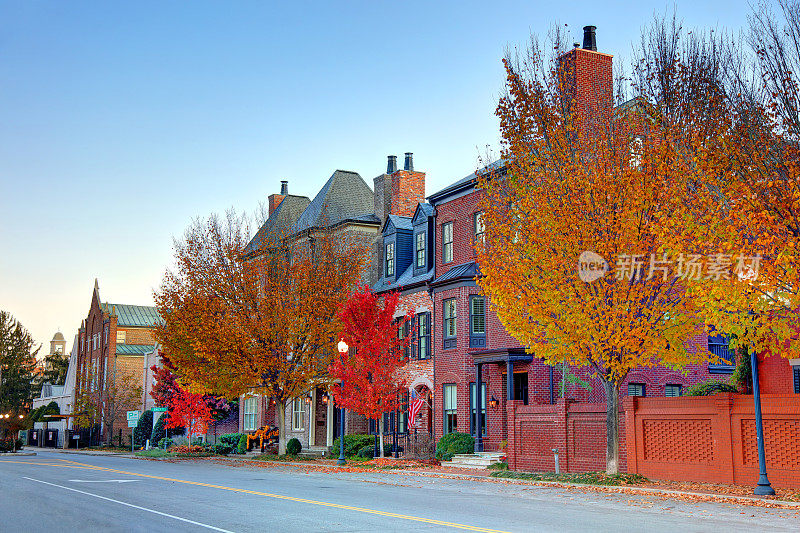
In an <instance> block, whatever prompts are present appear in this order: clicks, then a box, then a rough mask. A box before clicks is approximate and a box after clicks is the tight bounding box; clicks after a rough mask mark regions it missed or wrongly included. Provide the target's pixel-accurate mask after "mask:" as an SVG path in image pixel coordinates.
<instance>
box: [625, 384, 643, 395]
mask: <svg viewBox="0 0 800 533" xmlns="http://www.w3.org/2000/svg"><path fill="white" fill-rule="evenodd" d="M644 392H645V391H644V383H628V396H644V395H645V393H644Z"/></svg>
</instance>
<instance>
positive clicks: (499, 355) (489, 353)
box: [469, 347, 533, 364]
mask: <svg viewBox="0 0 800 533" xmlns="http://www.w3.org/2000/svg"><path fill="white" fill-rule="evenodd" d="M469 355H471V356H472V360H473V361H474V362H475V364H478V363H481V364H483V363H508V362H511V363H530V362H531V361H533V356H532V355H531V354H529V353H527V352H526V351H525V348H522V347H518V348H495V349H493V350H474V351H471V352H469Z"/></svg>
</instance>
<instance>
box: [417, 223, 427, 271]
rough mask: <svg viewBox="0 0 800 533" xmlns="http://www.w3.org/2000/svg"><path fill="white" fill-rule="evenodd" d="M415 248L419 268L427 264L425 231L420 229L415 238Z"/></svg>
mask: <svg viewBox="0 0 800 533" xmlns="http://www.w3.org/2000/svg"><path fill="white" fill-rule="evenodd" d="M414 243H415V245H414V248H415V250H416V264H415V266H416V267H417V268H423V267H424V266H425V233H424V232H422V231H420V232H419V233H417V235H416V237H415V239H414Z"/></svg>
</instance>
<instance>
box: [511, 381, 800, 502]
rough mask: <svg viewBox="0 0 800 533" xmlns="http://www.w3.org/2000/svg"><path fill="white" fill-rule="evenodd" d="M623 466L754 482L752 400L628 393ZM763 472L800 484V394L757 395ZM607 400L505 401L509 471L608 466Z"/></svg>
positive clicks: (663, 475) (781, 483)
mask: <svg viewBox="0 0 800 533" xmlns="http://www.w3.org/2000/svg"><path fill="white" fill-rule="evenodd" d="M622 406H623V412H622V413H621V417H620V418H621V420H620V436H621V442H620V470H622V471H627V472H631V473H639V474H642V475H644V476H646V477H649V478H652V479H672V480H686V481H707V482H713V483H738V484H743V485H754V484H755V482H756V481H757V479H758V452H757V447H756V436H755V417H754V416H753V397H752V396H743V395H738V394H718V395H716V396H707V397H691V398H689V397H681V398H630V397H628V398H625V399H624V401H623V405H622ZM762 413H763V418H764V440H765V448H766V460H767V473H768V475H769V479H770V481H771V482H772V483H773V484H774V485H775V486H777V487H796V488H800V396H798V395H796V394H780V395H779V394H776V395H763V396H762ZM605 439H606V437H605V404H586V403H575V402H570V401H566V402H565V401H564V400H561V401H559V402H558V403H557V404H555V405H522V404H521V402H509V406H508V450H507V454H508V463H509V467H510V468H511V469H512V470H527V471H549V472H552V471H553V470H554V466H555V465H554V459H553V452H552V449H553V448H558V451H559V465H560V468H561V470H562V471H563V472H586V471H592V470H605V449H606V446H605Z"/></svg>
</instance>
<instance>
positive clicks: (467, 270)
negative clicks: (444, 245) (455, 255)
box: [431, 261, 481, 285]
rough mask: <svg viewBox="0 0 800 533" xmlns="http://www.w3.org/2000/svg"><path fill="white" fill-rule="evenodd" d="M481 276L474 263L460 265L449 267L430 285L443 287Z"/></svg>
mask: <svg viewBox="0 0 800 533" xmlns="http://www.w3.org/2000/svg"><path fill="white" fill-rule="evenodd" d="M480 275H481V270H480V268H479V267H478V264H477V263H476V262H475V261H470V262H469V263H462V264H460V265H455V266H453V267H450V270H448V271H447V272H445V273H444V274H442V275H441V276H439V277H438V278H436V279H435V280H433V282H431V285H444V284H445V283H450V282H454V281H459V280H467V279H475V278H476V277H478V276H480Z"/></svg>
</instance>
